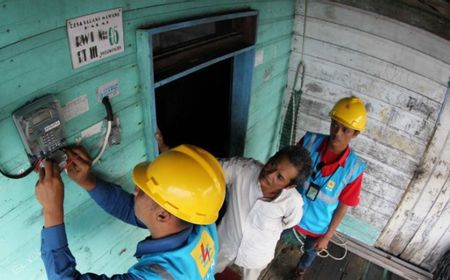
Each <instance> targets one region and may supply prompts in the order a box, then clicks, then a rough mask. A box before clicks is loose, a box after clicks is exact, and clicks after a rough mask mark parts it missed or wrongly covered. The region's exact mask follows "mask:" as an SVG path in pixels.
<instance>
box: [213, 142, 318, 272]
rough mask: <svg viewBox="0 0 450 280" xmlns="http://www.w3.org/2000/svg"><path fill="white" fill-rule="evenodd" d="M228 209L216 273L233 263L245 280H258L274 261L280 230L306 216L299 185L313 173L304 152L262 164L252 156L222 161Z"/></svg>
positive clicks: (288, 150) (288, 151)
mask: <svg viewBox="0 0 450 280" xmlns="http://www.w3.org/2000/svg"><path fill="white" fill-rule="evenodd" d="M221 164H222V167H223V169H224V171H225V177H226V183H227V190H228V193H229V197H228V207H227V211H226V214H225V216H224V217H223V219H222V221H221V223H220V225H219V244H220V246H219V247H220V249H219V257H218V263H217V266H216V273H220V272H222V271H223V270H225V268H226V267H227V266H228V265H230V264H232V263H235V264H236V265H238V266H240V267H242V268H243V279H245V280H252V279H257V278H258V276H259V274H260V273H261V271H262V270H264V268H265V267H266V266H267V265H268V264H269V263H270V261H271V260H272V259H273V257H274V253H275V247H276V244H277V242H278V240H279V239H280V235H281V232H282V231H283V230H285V229H287V228H290V227H293V226H294V225H296V224H297V223H298V222H299V221H300V219H301V217H302V213H303V210H302V206H303V200H302V197H301V196H300V194H299V193H298V192H297V190H296V189H295V186H297V185H298V184H301V183H303V181H305V179H306V178H307V177H308V176H309V175H310V173H311V165H312V163H311V159H310V156H309V153H308V151H307V150H306V149H304V148H303V147H299V146H288V147H285V148H283V149H281V150H280V151H279V152H277V153H276V154H275V155H274V156H273V157H271V158H270V159H269V161H268V162H267V163H266V164H265V165H264V166H263V164H262V163H260V162H258V161H256V160H253V159H248V158H242V157H234V158H230V159H222V160H221Z"/></svg>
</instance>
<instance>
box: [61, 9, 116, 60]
mask: <svg viewBox="0 0 450 280" xmlns="http://www.w3.org/2000/svg"><path fill="white" fill-rule="evenodd" d="M66 26H67V37H68V39H69V46H70V54H71V57H72V66H73V68H74V69H76V68H78V67H80V66H83V65H86V64H89V63H91V62H94V61H97V60H100V59H102V58H105V57H108V56H111V55H114V54H117V53H121V52H123V51H124V42H123V23H122V8H118V9H113V10H108V11H103V12H99V13H96V14H91V15H87V16H82V17H78V18H73V19H69V20H67V22H66Z"/></svg>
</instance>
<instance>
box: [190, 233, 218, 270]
mask: <svg viewBox="0 0 450 280" xmlns="http://www.w3.org/2000/svg"><path fill="white" fill-rule="evenodd" d="M215 254H216V252H215V250H214V241H213V239H212V238H211V235H209V233H208V232H207V231H206V230H203V231H202V234H201V236H200V240H199V241H198V243H197V245H196V246H195V247H194V249H193V250H192V251H191V256H192V258H194V260H195V263H196V264H197V268H198V271H199V272H200V275H201V276H202V278H204V277H205V275H206V273H207V272H208V269H209V268H210V267H211V265H212V264H213V262H214V256H215Z"/></svg>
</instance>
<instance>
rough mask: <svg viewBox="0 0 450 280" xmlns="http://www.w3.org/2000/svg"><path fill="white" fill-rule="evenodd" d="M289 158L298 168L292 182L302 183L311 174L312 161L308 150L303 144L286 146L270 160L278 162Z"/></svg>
mask: <svg viewBox="0 0 450 280" xmlns="http://www.w3.org/2000/svg"><path fill="white" fill-rule="evenodd" d="M283 158H287V159H288V160H289V162H290V163H292V165H294V166H295V168H297V171H298V174H297V177H295V178H294V179H292V180H291V184H295V185H297V186H298V185H301V184H303V182H305V180H306V179H307V178H308V177H309V175H311V172H312V161H311V157H310V155H309V152H308V150H306V149H305V148H303V147H301V146H286V147H284V148H282V149H281V150H279V151H278V152H277V153H276V154H275V155H274V156H272V157H271V158H270V159H269V161H275V162H278V161H279V160H281V159H283Z"/></svg>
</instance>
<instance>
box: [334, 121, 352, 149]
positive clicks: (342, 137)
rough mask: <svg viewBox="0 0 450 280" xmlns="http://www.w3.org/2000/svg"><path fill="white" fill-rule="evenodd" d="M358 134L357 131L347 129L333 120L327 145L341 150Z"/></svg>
mask: <svg viewBox="0 0 450 280" xmlns="http://www.w3.org/2000/svg"><path fill="white" fill-rule="evenodd" d="M358 134H359V131H357V130H354V129H351V128H348V127H346V126H344V125H343V124H341V123H339V122H337V121H335V120H331V125H330V142H329V145H330V146H331V147H334V148H338V149H343V148H345V147H347V145H348V144H349V143H350V141H351V140H352V139H353V138H355V137H356V136H357V135H358Z"/></svg>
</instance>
